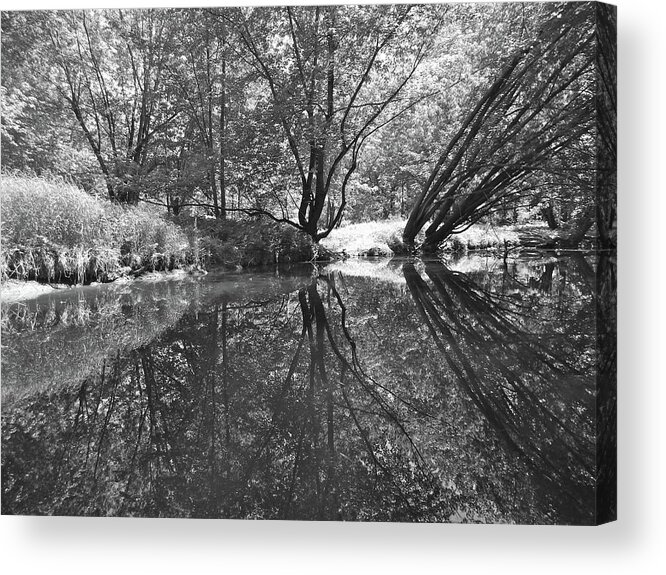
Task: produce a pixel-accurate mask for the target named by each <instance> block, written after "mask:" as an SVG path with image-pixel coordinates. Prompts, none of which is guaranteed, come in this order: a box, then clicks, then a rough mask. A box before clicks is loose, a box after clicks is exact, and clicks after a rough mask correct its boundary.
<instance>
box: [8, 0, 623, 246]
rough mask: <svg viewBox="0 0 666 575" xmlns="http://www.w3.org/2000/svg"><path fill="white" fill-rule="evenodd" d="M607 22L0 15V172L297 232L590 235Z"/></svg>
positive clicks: (339, 14)
mask: <svg viewBox="0 0 666 575" xmlns="http://www.w3.org/2000/svg"><path fill="white" fill-rule="evenodd" d="M604 23H605V27H604ZM599 30H601V32H600V31H599ZM613 38H614V20H613V17H612V15H609V13H606V12H604V11H603V10H602V9H601V8H599V7H595V6H594V4H592V3H577V4H559V3H558V4H555V3H553V4H550V3H545V4H518V3H516V4H442V5H425V6H421V5H358V6H350V5H344V6H328V7H304V6H285V7H271V8H258V7H245V8H200V9H150V10H127V9H122V10H87V11H35V12H3V14H2V61H3V68H2V100H3V117H2V147H3V155H2V167H3V169H4V170H22V171H26V170H29V171H33V172H35V173H37V174H41V173H55V174H59V175H64V176H67V177H68V178H69V179H72V180H74V182H76V183H77V184H79V185H81V186H83V187H84V188H85V189H87V190H90V191H95V190H96V191H97V192H101V190H104V193H105V195H107V196H108V198H109V199H111V200H112V201H117V202H126V203H130V204H135V203H137V202H140V201H145V202H150V203H157V204H160V205H163V206H164V207H165V208H166V209H168V210H169V211H170V212H173V213H175V214H178V213H179V212H180V211H181V210H182V209H190V210H194V211H195V212H196V213H198V214H201V215H210V216H214V217H217V218H225V217H228V216H234V215H240V214H246V215H248V214H249V215H259V214H261V215H264V216H268V217H270V218H272V219H274V220H277V221H282V222H286V223H288V224H290V225H292V226H294V227H296V228H298V229H300V230H302V231H303V232H305V233H307V234H309V235H310V236H312V238H313V239H315V240H319V239H322V238H324V237H326V236H327V235H328V234H329V233H330V232H331V230H333V229H334V228H335V227H336V226H339V225H340V224H341V223H342V222H343V221H348V222H349V221H351V222H353V221H367V220H374V219H382V218H383V219H386V218H392V217H405V218H406V217H407V216H409V219H408V222H407V225H406V228H405V233H404V240H405V242H406V243H407V244H414V242H415V241H416V237H417V235H418V234H419V233H420V232H421V231H425V240H424V242H423V247H424V249H436V248H437V246H438V245H439V244H440V243H441V242H442V241H443V239H445V238H447V237H448V236H450V235H451V234H455V233H457V232H459V231H461V230H463V229H464V228H465V227H466V226H469V225H471V224H473V223H475V222H477V221H479V220H480V219H488V218H498V217H500V219H502V218H503V219H504V220H506V219H507V218H509V219H512V220H515V219H516V218H517V217H519V216H521V215H522V217H523V218H525V219H529V218H532V219H534V218H538V219H542V218H543V219H544V220H545V221H547V223H548V225H549V226H550V227H551V228H556V227H565V228H571V230H572V234H573V236H572V239H573V240H575V239H576V238H575V237H574V236H575V233H574V232H577V233H579V232H580V230H581V229H585V230H586V229H587V228H589V226H590V225H591V224H592V222H593V221H594V218H595V217H598V218H601V219H603V221H604V222H605V226H604V227H605V231H604V232H603V233H600V235H603V236H604V237H609V234H610V235H612V228H613V226H614V207H613V205H614V204H613V202H612V201H611V203H610V205H607V206H606V207H605V209H604V213H603V214H595V213H594V209H593V208H594V203H595V189H596V190H597V192H598V189H597V188H595V182H596V174H597V172H596V168H597V165H596V156H595V149H596V148H595V146H597V144H599V143H604V142H607V143H611V142H612V141H614V140H613V139H614V132H613V130H614V121H615V120H614V112H613V111H614V106H615V100H614V91H613V90H614V87H613V86H614V76H613V74H614V55H613V54H614V53H613V52H612V45H613V41H612V40H613ZM600 94H601V95H600ZM600 106H602V107H603V109H605V110H606V111H607V112H608V113H606V115H605V116H604V117H603V118H605V119H603V118H602V119H601V120H600V121H602V122H603V126H602V130H601V131H599V132H597V131H596V129H597V115H596V112H597V110H599V113H600V114H603V109H602V108H600ZM597 134H598V136H597ZM605 157H608V158H609V160H608V162H606V163H609V162H610V163H609V166H610V165H611V164H612V165H613V166H614V164H613V161H614V160H613V159H612V158H613V157H614V156H613V152H612V151H610V152H609V153H608V154H607V155H606V156H605ZM606 172H608V173H612V172H613V169H612V167H609V168H607V169H606ZM610 185H611V186H612V185H613V184H612V182H611V184H610ZM500 212H501V216H498V215H497V214H498V213H500ZM586 226H587V228H586ZM609 230H611V231H610V232H609ZM583 233H584V232H583Z"/></svg>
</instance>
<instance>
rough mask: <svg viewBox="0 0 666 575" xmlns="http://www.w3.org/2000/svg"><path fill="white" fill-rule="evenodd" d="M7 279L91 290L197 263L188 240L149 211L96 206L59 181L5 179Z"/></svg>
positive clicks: (2, 269)
mask: <svg viewBox="0 0 666 575" xmlns="http://www.w3.org/2000/svg"><path fill="white" fill-rule="evenodd" d="M0 199H1V201H2V204H1V209H2V211H1V215H2V241H1V248H0V252H1V254H0V274H1V275H2V278H3V279H6V278H12V279H20V280H37V281H42V282H54V283H66V284H81V283H83V284H87V283H91V282H93V281H100V282H106V281H113V280H114V279H116V278H118V277H120V276H123V275H129V274H137V273H140V272H142V271H163V270H171V269H174V268H177V267H181V266H184V265H187V264H189V263H193V258H194V255H193V250H192V246H191V242H190V241H188V237H187V235H186V234H185V232H184V231H183V230H182V229H181V228H179V227H178V226H177V225H175V224H174V223H173V222H171V221H168V220H166V219H165V218H164V217H163V216H162V214H161V213H160V212H159V211H157V210H155V209H152V208H151V207H144V206H141V207H129V206H121V205H118V204H113V203H111V202H109V201H108V200H106V199H100V198H96V197H94V196H92V195H90V194H88V193H86V192H85V191H83V190H81V189H80V188H78V187H76V186H74V185H72V184H69V183H67V182H65V181H64V180H61V179H55V178H52V179H48V178H42V177H36V176H26V175H14V174H3V175H2V186H1V193H0Z"/></svg>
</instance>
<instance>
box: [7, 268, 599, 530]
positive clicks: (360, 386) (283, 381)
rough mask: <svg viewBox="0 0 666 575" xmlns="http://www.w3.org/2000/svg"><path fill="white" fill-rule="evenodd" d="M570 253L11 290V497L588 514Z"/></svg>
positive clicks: (589, 348)
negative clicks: (30, 294) (16, 293)
mask: <svg viewBox="0 0 666 575" xmlns="http://www.w3.org/2000/svg"><path fill="white" fill-rule="evenodd" d="M593 265H594V260H593V259H589V258H588V259H586V258H584V257H583V256H580V255H576V256H569V257H559V258H556V257H547V256H542V257H534V258H529V259H513V260H508V261H507V262H503V261H502V260H497V259H492V258H488V257H481V256H471V257H466V258H464V259H460V260H457V261H448V262H446V263H443V262H441V261H421V260H413V261H411V260H398V259H393V260H390V261H389V260H377V261H369V260H365V261H363V260H360V261H348V262H344V263H337V264H332V265H329V266H321V267H314V266H311V265H304V266H296V267H291V268H277V269H270V270H266V271H260V272H247V273H232V274H229V273H226V274H223V273H211V274H209V275H208V276H205V277H201V278H187V279H185V280H178V281H176V280H161V281H145V280H140V281H137V282H134V283H131V284H125V285H122V284H121V285H113V284H110V285H104V286H97V287H86V288H77V289H70V290H64V291H58V292H55V293H51V294H47V295H45V296H42V297H39V298H37V299H34V300H31V301H28V302H23V303H16V304H12V305H3V307H2V512H3V513H8V514H56V515H122V516H142V517H211V518H265V519H269V518H284V519H322V520H329V519H330V520H364V521H380V520H384V521H468V522H469V521H472V522H474V521H483V522H527V523H555V522H559V523H562V522H564V523H590V522H592V520H593V511H594V491H593V487H594V478H593V471H594V457H595V450H594V445H595V428H594V425H593V423H594V415H595V373H596V371H595V366H596V351H595V349H596V347H595V345H596V343H595V342H596V339H595V337H596V336H595V318H596V315H595V314H596V307H595V295H594V294H595V270H594V269H593Z"/></svg>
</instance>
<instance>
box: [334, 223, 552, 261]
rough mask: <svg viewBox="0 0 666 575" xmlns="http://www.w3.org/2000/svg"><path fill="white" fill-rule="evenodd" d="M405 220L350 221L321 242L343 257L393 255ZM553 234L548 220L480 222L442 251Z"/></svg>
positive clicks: (493, 247) (516, 243)
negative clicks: (523, 222)
mask: <svg viewBox="0 0 666 575" xmlns="http://www.w3.org/2000/svg"><path fill="white" fill-rule="evenodd" d="M406 223H407V221H406V220H387V221H381V222H368V223H360V224H350V225H347V226H342V227H340V228H338V229H336V230H333V231H332V232H331V234H330V235H329V236H328V237H327V238H325V239H323V240H322V241H321V243H322V245H323V246H324V247H325V248H326V249H328V250H329V251H331V252H332V253H334V254H336V255H337V256H341V257H367V256H370V257H372V256H383V257H390V256H392V255H395V254H397V253H402V252H404V249H405V248H404V246H403V244H402V231H403V230H404V228H405V224H406ZM552 235H553V234H552V232H550V230H548V227H547V226H546V225H545V224H543V225H542V224H523V225H506V226H494V225H490V224H482V223H479V224H476V225H474V226H472V227H471V228H469V229H467V230H465V231H464V232H461V233H459V234H455V235H453V236H451V237H450V238H448V239H447V240H445V241H444V243H443V244H442V246H441V248H440V252H443V253H467V252H473V251H491V252H500V251H501V252H503V251H505V250H511V249H515V248H519V247H522V246H523V243H524V240H525V238H527V237H529V238H530V239H534V238H537V237H542V238H544V241H548V240H550V239H552ZM422 241H423V233H421V234H420V235H419V236H418V237H417V238H416V244H417V245H418V244H419V243H421V242H422Z"/></svg>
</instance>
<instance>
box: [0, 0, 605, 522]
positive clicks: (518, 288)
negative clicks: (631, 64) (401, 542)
mask: <svg viewBox="0 0 666 575" xmlns="http://www.w3.org/2000/svg"><path fill="white" fill-rule="evenodd" d="M1 20H2V36H1V38H2V54H1V55H2V60H1V80H2V128H1V135H2V148H1V167H2V174H1V175H2V186H1V192H0V202H1V221H2V228H1V252H0V275H1V279H2V292H1V299H2V303H1V312H2V314H1V336H2V340H1V341H2V346H1V360H2V381H1V393H2V395H1V401H2V446H1V447H2V456H1V457H2V503H1V506H2V514H3V515H28V516H34V515H38V516H76V517H123V518H165V519H166V518H171V519H176V518H178V519H190V518H192V519H218V520H220V519H254V520H295V521H334V522H381V523H437V524H441V523H447V524H451V523H483V524H520V525H575V526H594V525H600V524H602V523H607V522H611V521H614V520H615V519H616V517H617V488H616V485H617V455H616V449H617V439H616V428H617V394H616V381H617V376H616V372H617V352H616V349H617V344H616V332H617V319H616V317H617V313H616V310H617V297H616V293H617V290H616V285H617V258H616V251H617V200H616V198H617V194H616V188H617V169H616V166H617V152H616V150H617V145H616V140H617V120H616V108H617V88H616V68H617V57H616V29H617V11H616V7H615V6H613V5H610V4H604V3H599V2H557V3H551V2H535V3H531V2H497V3H495V2H482V3H434V4H423V5H420V4H377V3H373V4H340V5H319V4H318V5H312V6H308V5H297V4H293V3H291V4H285V5H284V6H278V5H272V6H257V5H242V4H241V3H239V4H238V5H227V4H225V5H219V6H202V7H180V8H178V7H164V8H159V7H151V8H129V7H128V8H102V7H95V8H89V9H42V10H19V9H11V10H7V11H3V12H2V14H1Z"/></svg>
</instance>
